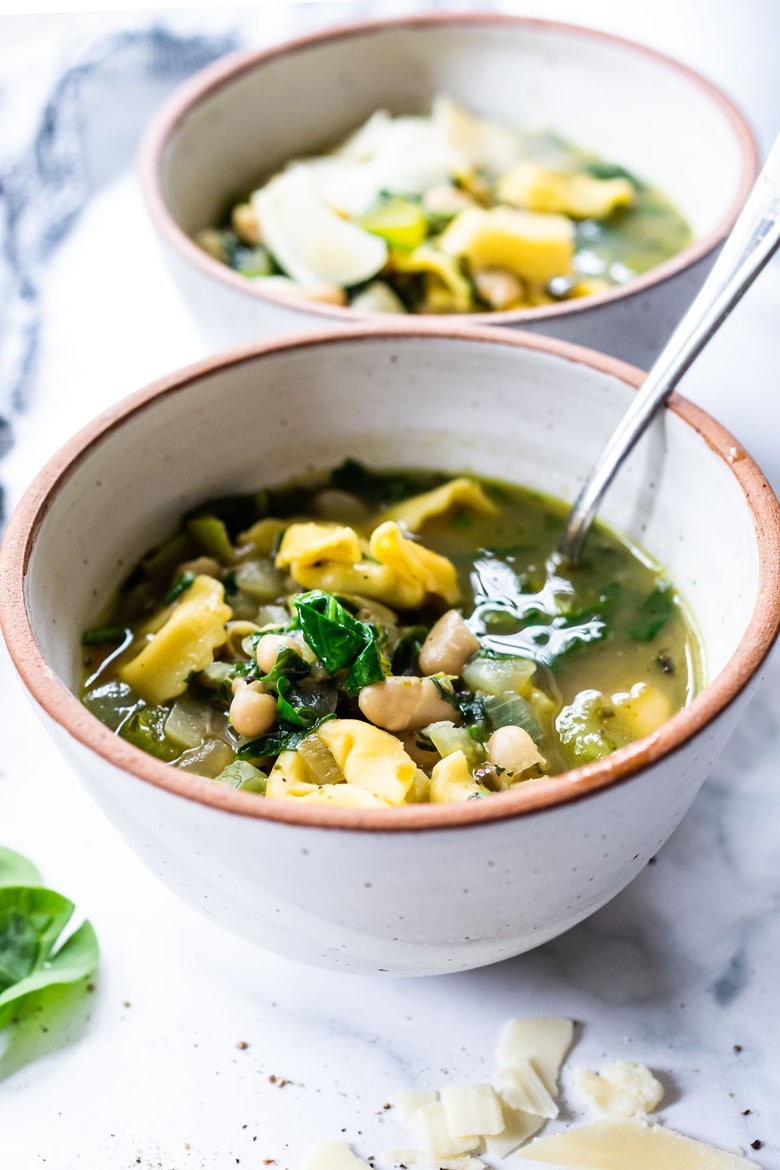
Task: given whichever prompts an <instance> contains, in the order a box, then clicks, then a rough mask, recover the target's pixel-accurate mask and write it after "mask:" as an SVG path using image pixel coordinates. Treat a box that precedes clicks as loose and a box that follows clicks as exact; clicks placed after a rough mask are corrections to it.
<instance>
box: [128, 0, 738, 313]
mask: <svg viewBox="0 0 780 1170" xmlns="http://www.w3.org/2000/svg"><path fill="white" fill-rule="evenodd" d="M476 25H485V26H488V27H507V28H531V29H541V30H544V31H548V32H551V33H555V32H564V33H567V34H574V35H578V36H582V37H587V38H592V39H596V40H601V41H607V42H609V43H610V44H612V45H617V46H620V47H622V48H624V49H626V50H629V51H630V52H634V53H639V54H640V55H642V56H644V57H647V58H650V59H652V60H653V61H655V62H657V63H658V64H660V65H662V66H664V67H666V68H667V69H671V70H673V71H674V72H676V73H678V74H680V75H682V76H683V77H685V78H686V79H687V80H688V81H690V82H692V83H693V84H694V85H696V86H698V87H699V89H701V90H702V91H703V92H704V93H705V95H706V96H707V97H708V99H709V100H710V101H711V102H712V103H713V104H714V105H716V106H718V107H719V108H720V110H721V112H722V113H723V114H724V115H725V117H726V119H727V121H728V122H729V123H730V124H731V127H732V129H733V131H734V134H735V137H736V140H737V144H738V147H739V150H740V159H741V165H740V176H739V183H738V185H737V190H736V193H735V195H734V199H733V200H732V203H731V205H730V206H729V208H728V210H727V211H726V213H725V215H724V216H723V217H722V218H721V220H720V222H719V223H718V224H716V225H715V227H714V228H712V229H711V230H710V231H709V232H708V233H707V234H706V235H704V236H702V237H701V238H699V239H695V240H694V241H693V242H692V243H691V244H689V245H688V247H686V248H683V249H682V251H681V252H678V253H677V254H676V255H675V256H672V257H670V258H669V259H668V260H665V261H664V262H663V263H661V264H658V265H657V266H656V267H655V268H651V269H650V270H649V271H648V272H646V273H643V274H642V275H641V276H636V277H633V278H632V279H631V280H629V281H626V283H625V284H622V285H616V286H615V287H614V288H610V289H607V290H606V291H604V292H601V293H594V294H590V295H588V296H586V297H578V298H576V299H575V300H573V301H560V302H558V303H556V304H554V305H538V306H535V307H533V308H530V309H506V310H501V311H485V312H480V313H458V314H441V315H440V316H438V317H437V318H436V321H438V322H444V323H445V324H454V323H455V322H458V323H459V324H485V325H513V326H521V327H522V326H530V325H531V324H533V323H535V322H538V321H546V320H550V319H555V318H557V317H564V316H567V315H569V314H577V313H583V312H587V311H589V310H592V309H596V308H598V307H600V306H601V305H609V304H611V303H612V302H614V301H622V300H625V299H627V298H630V297H632V296H636V295H637V294H639V293H642V292H644V291H645V290H647V289H649V288H652V287H654V286H655V285H657V284H661V283H662V282H663V281H665V280H668V279H670V278H671V277H673V276H676V275H677V274H678V273H679V272H682V271H684V270H685V269H686V268H689V267H692V266H693V265H694V264H696V263H697V262H698V261H700V260H702V259H703V258H704V257H705V256H707V255H708V254H709V253H710V252H711V251H712V250H713V249H714V248H716V247H717V245H718V244H719V243H720V242H721V241H722V240H723V239H724V238H725V236H726V235H727V234H728V232H729V231H730V230H731V228H732V226H733V224H734V222H735V220H736V218H737V215H738V214H739V211H740V209H741V208H742V205H743V204H744V202H745V199H746V198H747V195H748V192H749V191H750V188H751V186H752V184H753V181H754V180H755V177H756V175H757V173H758V159H759V151H758V145H757V142H756V138H755V135H754V134H753V131H752V129H751V127H750V125H749V123H748V121H747V119H746V118H745V116H744V115H743V114H742V112H741V111H740V110H739V109H738V107H737V106H736V104H735V103H734V102H733V101H732V100H731V98H729V97H728V96H727V95H726V93H724V91H723V90H721V89H720V88H719V87H718V86H717V85H715V84H714V82H712V81H710V80H709V78H707V77H704V76H703V75H702V74H701V73H699V72H697V71H696V70H695V69H692V68H691V67H690V66H688V65H685V64H683V63H682V62H680V61H677V60H675V59H674V58H673V57H670V56H668V55H667V54H666V53H662V52H659V51H658V50H657V49H652V48H650V47H649V46H647V45H643V44H640V43H639V42H637V41H632V40H629V39H628V38H626V37H621V36H616V35H615V34H613V33H608V32H604V31H602V30H601V29H596V28H588V27H586V26H584V25H577V24H572V23H568V22H565V21H554V20H545V19H539V18H537V17H527V16H515V15H509V14H502V13H477V12H471V13H452V12H438V13H417V14H412V15H409V16H402V17H393V18H385V19H376V20H365V21H355V22H350V23H346V24H339V25H337V26H336V27H335V28H329V29H325V30H322V31H320V32H316V33H312V34H309V35H307V36H302V37H295V38H291V39H289V40H286V41H283V42H281V43H280V44H278V45H274V46H272V47H271V48H267V49H247V50H239V51H238V52H234V53H230V54H228V55H227V56H225V57H222V58H220V59H218V60H217V61H215V62H213V63H212V64H211V65H207V66H206V67H205V68H204V69H202V70H200V71H199V72H198V73H196V74H195V75H194V77H192V78H190V79H189V80H188V81H186V82H184V84H183V85H181V86H180V87H179V88H178V89H176V90H175V91H174V93H173V94H172V95H171V96H170V97H169V98H168V100H167V101H166V102H165V103H164V104H163V106H162V107H161V108H160V109H159V110H158V112H157V113H156V114H155V115H154V116H153V118H152V119H151V121H150V123H149V125H148V127H147V129H146V131H145V133H144V135H143V137H142V140H141V144H140V148H139V152H138V175H139V181H140V185H141V191H142V194H143V197H144V201H145V203H146V207H147V211H148V214H149V216H150V218H151V220H152V223H153V225H154V227H155V229H156V231H157V232H158V234H159V235H160V236H161V238H162V239H163V240H164V241H165V242H166V244H167V245H168V246H169V247H170V248H171V250H172V251H173V252H174V253H175V254H176V255H178V257H179V259H181V260H183V261H184V262H185V263H186V264H187V265H188V266H189V267H191V268H194V269H195V270H196V271H198V272H199V273H200V274H201V275H203V276H205V277H207V278H209V279H211V280H217V281H218V282H219V283H220V284H222V285H224V286H226V287H227V288H229V289H232V290H233V291H234V292H238V293H240V294H242V295H243V296H245V297H248V298H249V299H250V301H251V300H255V301H258V302H260V303H261V304H263V303H266V304H270V305H272V306H274V305H275V306H277V307H278V308H285V309H288V310H290V309H292V310H295V311H297V312H299V313H301V314H303V315H307V314H311V315H312V316H313V317H315V318H316V317H322V318H325V319H330V320H331V321H332V322H334V323H339V324H343V325H349V324H355V323H361V322H368V321H381V320H383V318H384V317H386V316H387V314H381V313H367V312H360V311H356V310H355V309H352V308H350V307H348V306H341V305H329V304H325V303H322V302H319V301H312V300H307V299H305V298H304V297H300V296H298V295H296V294H295V293H289V292H288V291H286V290H279V289H264V288H261V287H259V286H258V284H256V283H253V282H252V281H249V280H247V279H246V278H245V277H243V276H241V275H240V274H239V273H237V272H234V271H233V270H232V269H230V268H228V267H227V265H225V264H221V263H220V262H219V261H218V260H214V259H213V258H212V257H210V256H208V255H207V254H206V253H205V252H204V251H203V250H202V249H201V248H199V247H198V246H197V244H195V242H194V241H193V240H192V239H191V238H190V237H189V236H188V235H187V234H186V232H184V231H183V230H182V229H181V228H180V227H179V226H178V224H177V223H176V221H175V219H174V218H173V216H172V214H171V213H170V211H169V210H168V205H167V200H166V198H165V196H164V194H163V186H162V163H163V158H164V154H165V150H166V148H167V146H168V143H169V142H170V140H171V138H172V137H173V135H174V134H175V132H176V130H177V128H178V126H179V124H180V123H181V122H183V121H184V120H185V119H186V117H187V116H188V115H189V113H190V111H191V110H192V109H193V108H194V107H195V106H197V105H199V104H200V103H201V102H203V101H206V100H208V99H209V98H210V97H211V96H212V95H213V94H214V93H215V92H216V91H217V90H219V89H221V88H223V87H224V86H226V85H230V84H231V82H233V81H234V80H235V79H236V78H237V77H239V76H240V75H241V74H243V73H246V72H249V71H251V70H253V69H255V68H262V67H263V66H264V65H265V64H268V63H269V62H272V61H276V60H279V59H280V58H283V57H286V56H294V55H295V54H296V53H298V52H300V51H301V50H304V51H305V50H307V49H309V48H314V47H317V46H319V45H322V44H327V43H330V42H334V41H339V40H348V39H351V38H355V37H364V36H373V35H377V34H382V33H385V32H390V31H395V30H402V29H405V28H409V29H413V30H414V29H438V28H442V27H444V26H449V27H453V26H464V27H466V28H469V27H473V26H476ZM397 324H398V325H401V326H402V327H403V328H407V329H411V330H419V331H421V332H426V331H427V330H428V328H429V327H430V326H431V325H432V324H433V327H434V329H435V323H432V322H431V321H430V319H429V318H425V317H423V316H421V315H419V314H411V313H410V314H408V315H407V316H406V317H402V318H401V320H400V321H399V322H397ZM314 327H315V326H314V325H312V328H314Z"/></svg>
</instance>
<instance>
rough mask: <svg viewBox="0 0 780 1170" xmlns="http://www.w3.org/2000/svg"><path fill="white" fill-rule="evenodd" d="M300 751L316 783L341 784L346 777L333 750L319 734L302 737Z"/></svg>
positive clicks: (299, 745)
mask: <svg viewBox="0 0 780 1170" xmlns="http://www.w3.org/2000/svg"><path fill="white" fill-rule="evenodd" d="M298 753H299V755H300V756H302V758H303V762H304V763H305V764H306V768H307V771H308V772H309V775H310V776H311V778H312V780H313V781H314V783H315V784H339V783H340V782H341V781H342V780H343V779H344V774H343V772H342V771H341V769H340V768H339V766H338V764H337V763H336V760H335V757H334V755H333V752H332V751H331V750H330V748H329V747H328V745H327V744H325V743H323V742H322V740H321V739H320V737H319V736H318V735H307V736H306V738H305V739H302V740H301V742H300V743H299V744H298Z"/></svg>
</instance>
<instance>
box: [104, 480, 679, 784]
mask: <svg viewBox="0 0 780 1170" xmlns="http://www.w3.org/2000/svg"><path fill="white" fill-rule="evenodd" d="M563 515H564V510H563V506H562V505H559V504H557V503H555V502H554V501H551V500H548V499H546V498H542V497H539V496H538V495H534V494H532V493H530V492H527V491H524V490H522V489H520V488H515V487H512V486H509V485H507V484H503V483H501V484H498V483H493V482H490V481H479V480H476V479H474V478H473V477H467V476H461V477H457V478H455V479H448V478H447V477H446V476H444V475H440V474H423V473H417V472H407V471H399V472H376V471H372V470H370V469H367V468H365V467H364V466H363V465H362V464H360V463H358V462H356V461H355V460H347V461H346V462H345V463H344V464H342V465H341V466H340V467H338V468H336V469H335V470H334V471H333V472H332V473H331V474H330V475H329V476H327V477H324V478H321V479H319V480H316V481H312V482H306V483H296V484H292V485H289V486H286V487H281V488H272V489H267V490H263V491H261V492H258V493H257V494H255V495H251V496H240V497H229V498H223V499H220V500H214V501H210V502H207V503H205V504H203V505H202V506H200V507H198V508H196V509H194V510H193V511H192V512H190V513H188V514H187V515H186V516H185V517H183V519H182V522H181V524H180V526H179V529H178V530H177V531H176V532H175V533H173V534H172V535H171V537H170V538H169V539H168V540H166V541H165V542H163V544H162V545H160V546H159V547H158V548H157V549H154V550H152V551H151V552H150V553H149V554H147V556H145V557H144V558H143V560H142V561H141V562H140V563H139V565H138V566H137V567H136V568H135V569H134V570H133V572H132V573H131V574H130V575H129V577H128V578H127V580H126V581H125V583H124V584H123V586H122V587H121V588H120V590H119V592H118V595H117V598H116V599H115V602H114V603H113V604H112V606H111V607H110V608H109V610H108V612H107V613H106V614H104V615H101V616H100V617H98V619H97V621H96V625H95V627H94V628H93V629H90V630H88V631H87V632H86V633H85V635H84V639H83V642H84V686H83V693H82V698H83V701H84V703H85V705H86V706H87V707H88V708H89V709H90V710H91V711H93V713H94V714H95V715H97V717H98V718H100V719H101V720H102V721H103V722H104V723H106V724H107V725H108V726H109V727H110V728H111V729H112V730H113V731H114V732H115V733H116V734H117V735H120V736H122V737H123V738H125V739H127V740H128V741H129V742H131V743H133V744H135V745H136V746H137V747H140V748H142V749H143V750H145V751H147V752H150V753H151V754H153V755H155V756H157V757H158V758H159V759H162V760H164V761H166V762H168V763H171V764H173V765H174V766H176V767H178V768H181V769H184V770H187V771H191V772H195V773H198V774H201V775H205V776H209V777H212V778H213V779H214V780H215V781H217V782H219V783H223V784H226V785H229V786H231V787H234V788H241V789H243V790H247V791H251V792H255V793H260V794H264V795H265V796H266V797H267V798H271V799H295V800H299V801H303V802H306V803H310V804H315V803H316V804H332V805H341V806H344V805H351V806H356V807H387V806H390V805H398V804H404V803H411V802H421V801H433V802H443V801H456V800H467V799H476V798H482V797H487V796H490V795H491V794H493V793H495V792H498V791H502V790H505V789H508V788H511V787H513V786H515V785H517V784H525V783H528V782H536V781H539V780H540V779H542V778H543V777H544V776H546V775H551V774H555V773H558V772H561V771H565V770H567V769H569V768H571V767H575V766H577V765H578V764H581V763H585V762H588V761H591V760H595V759H598V758H601V757H602V756H604V755H606V754H608V753H609V752H612V751H614V750H615V749H617V748H619V747H621V746H623V745H624V744H627V743H630V742H631V741H632V740H634V739H637V738H640V737H641V736H643V735H646V734H649V733H651V732H652V731H654V730H655V729H656V728H657V727H658V726H659V725H660V724H661V723H662V722H664V721H665V720H666V719H668V718H669V717H670V716H671V715H672V714H673V713H674V711H676V710H678V709H679V708H680V707H682V706H683V705H684V704H685V703H686V702H687V701H688V699H689V698H690V697H691V695H692V694H693V692H694V690H695V688H696V685H697V677H696V672H697V669H698V665H697V664H698V649H697V643H696V639H695V636H694V634H693V632H692V630H691V628H690V626H689V624H688V622H687V620H686V618H685V614H684V611H683V609H682V607H681V605H680V602H679V599H678V597H677V595H676V593H675V592H674V589H673V587H672V585H671V583H670V582H669V581H668V580H667V579H666V577H665V576H664V574H663V573H661V572H660V571H659V570H658V569H657V568H655V567H654V566H652V565H651V564H649V563H648V561H647V558H645V557H644V556H640V555H638V554H637V553H636V552H635V551H634V550H633V549H632V548H631V547H629V546H628V545H627V544H626V543H624V542H622V541H621V540H619V539H618V538H617V537H616V536H615V535H613V534H612V533H610V532H608V531H606V530H604V529H599V528H597V529H594V531H593V533H592V535H591V537H590V540H589V544H588V549H587V555H586V557H585V559H584V560H583V561H582V563H581V564H580V565H579V566H577V568H576V569H570V568H568V567H567V566H565V565H564V564H562V563H561V561H560V558H559V557H558V555H557V553H556V543H557V539H558V535H559V533H560V529H561V526H562V523H563Z"/></svg>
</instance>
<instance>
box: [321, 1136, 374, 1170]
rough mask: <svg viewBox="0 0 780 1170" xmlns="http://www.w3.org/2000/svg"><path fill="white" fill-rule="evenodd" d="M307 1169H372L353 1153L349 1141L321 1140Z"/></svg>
mask: <svg viewBox="0 0 780 1170" xmlns="http://www.w3.org/2000/svg"><path fill="white" fill-rule="evenodd" d="M306 1170H371V1167H370V1166H369V1164H368V1162H364V1161H363V1159H362V1158H358V1157H357V1156H356V1155H355V1154H353V1153H352V1150H351V1149H350V1148H349V1145H348V1143H347V1142H319V1143H318V1144H317V1145H316V1146H315V1148H314V1149H313V1150H312V1152H311V1154H310V1156H309V1160H308V1162H307V1163H306Z"/></svg>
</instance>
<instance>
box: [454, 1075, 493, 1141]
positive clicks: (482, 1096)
mask: <svg viewBox="0 0 780 1170" xmlns="http://www.w3.org/2000/svg"><path fill="white" fill-rule="evenodd" d="M439 1098H440V1100H441V1103H442V1105H443V1107H444V1116H445V1120H446V1122H447V1129H448V1131H449V1132H450V1134H451V1135H452V1136H453V1137H465V1136H467V1135H468V1134H473V1133H476V1134H480V1135H482V1136H485V1135H486V1134H496V1133H501V1130H502V1129H503V1128H504V1118H503V1116H502V1113H501V1102H500V1101H499V1099H498V1096H497V1095H496V1091H495V1089H494V1088H493V1086H492V1085H447V1086H446V1087H445V1088H443V1089H442V1090H441V1092H440V1094H439Z"/></svg>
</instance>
